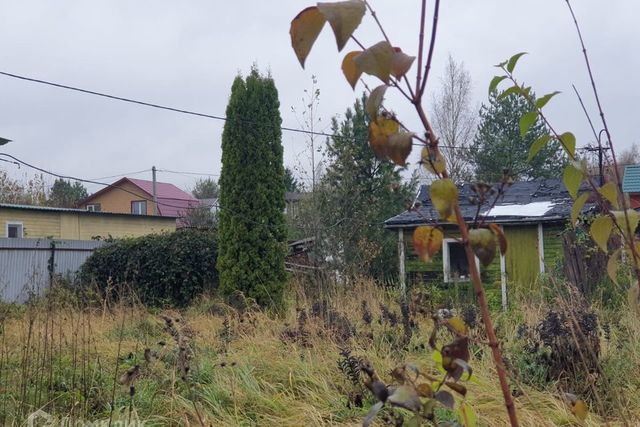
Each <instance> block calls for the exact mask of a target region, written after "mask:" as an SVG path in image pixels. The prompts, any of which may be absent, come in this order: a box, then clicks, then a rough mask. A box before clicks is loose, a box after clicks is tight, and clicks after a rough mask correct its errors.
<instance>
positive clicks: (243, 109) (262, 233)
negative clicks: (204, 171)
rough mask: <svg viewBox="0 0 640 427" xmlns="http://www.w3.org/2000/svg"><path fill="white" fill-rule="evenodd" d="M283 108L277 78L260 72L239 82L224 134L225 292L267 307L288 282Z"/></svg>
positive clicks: (221, 240)
mask: <svg viewBox="0 0 640 427" xmlns="http://www.w3.org/2000/svg"><path fill="white" fill-rule="evenodd" d="M279 106H280V103H279V101H278V91H277V89H276V86H275V83H274V81H273V79H272V78H271V77H270V76H263V75H260V73H259V72H258V70H257V69H255V68H254V69H252V70H251V73H250V74H249V75H248V76H247V77H246V78H242V77H241V76H238V77H236V79H235V80H234V82H233V86H232V87H231V97H230V98H229V104H228V105H227V111H226V115H227V121H226V122H225V125H224V131H223V134H222V172H221V175H220V181H219V184H220V208H221V209H220V214H219V240H218V242H219V243H218V245H219V256H218V262H217V266H218V271H219V275H220V292H221V293H222V294H223V295H229V294H231V293H232V292H234V291H236V290H239V291H242V292H243V293H244V294H245V295H246V296H249V297H252V298H255V300H256V301H257V302H258V303H259V304H261V305H274V304H275V305H277V304H278V303H280V301H281V299H282V290H283V286H284V282H285V279H286V273H285V269H284V256H285V248H286V245H285V242H286V226H285V219H284V213H283V212H284V192H285V188H284V166H283V162H282V143H281V130H280V125H281V118H280V113H279V110H278V108H279Z"/></svg>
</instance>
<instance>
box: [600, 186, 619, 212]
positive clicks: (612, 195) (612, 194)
mask: <svg viewBox="0 0 640 427" xmlns="http://www.w3.org/2000/svg"><path fill="white" fill-rule="evenodd" d="M598 193H600V194H602V197H604V198H605V199H607V200H608V201H609V203H611V205H612V206H613V207H614V208H616V209H619V208H620V203H619V202H618V186H617V185H615V184H614V183H613V182H607V183H606V184H604V185H603V186H602V187H600V188H599V189H598Z"/></svg>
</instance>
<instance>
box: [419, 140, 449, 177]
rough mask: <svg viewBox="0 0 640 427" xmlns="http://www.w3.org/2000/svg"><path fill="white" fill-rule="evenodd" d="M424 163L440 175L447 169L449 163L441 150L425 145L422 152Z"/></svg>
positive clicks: (429, 169) (433, 172) (427, 168)
mask: <svg viewBox="0 0 640 427" xmlns="http://www.w3.org/2000/svg"><path fill="white" fill-rule="evenodd" d="M421 160H422V165H423V166H424V168H425V169H426V170H428V171H429V172H431V173H432V174H434V175H440V174H441V173H443V172H444V171H445V170H446V169H447V163H446V161H445V160H444V157H443V156H442V154H441V153H440V150H437V149H434V148H431V147H424V148H423V149H422V153H421Z"/></svg>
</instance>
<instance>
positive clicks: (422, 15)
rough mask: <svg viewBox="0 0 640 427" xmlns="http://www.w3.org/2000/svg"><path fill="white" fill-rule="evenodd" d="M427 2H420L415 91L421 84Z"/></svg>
mask: <svg viewBox="0 0 640 427" xmlns="http://www.w3.org/2000/svg"><path fill="white" fill-rule="evenodd" d="M426 13H427V0H422V7H421V8H420V35H419V38H418V70H417V74H416V90H420V87H421V83H422V54H423V52H424V23H425V21H426Z"/></svg>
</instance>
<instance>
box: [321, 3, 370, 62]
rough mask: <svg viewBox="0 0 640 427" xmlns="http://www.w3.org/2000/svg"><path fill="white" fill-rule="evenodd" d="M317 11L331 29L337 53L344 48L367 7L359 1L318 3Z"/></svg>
mask: <svg viewBox="0 0 640 427" xmlns="http://www.w3.org/2000/svg"><path fill="white" fill-rule="evenodd" d="M318 10H319V11H320V13H322V15H324V17H325V18H326V20H327V21H329V24H331V28H332V29H333V34H334V35H335V36H336V44H337V45H338V51H341V50H342V48H344V45H345V44H347V41H349V39H350V38H351V35H352V34H353V32H354V31H355V29H356V28H358V26H359V25H360V22H362V17H363V16H364V14H365V12H366V11H367V7H366V5H365V4H364V2H363V1H361V0H349V1H340V2H331V3H318Z"/></svg>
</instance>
